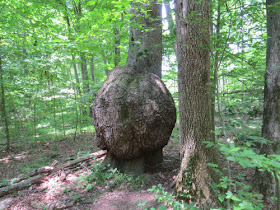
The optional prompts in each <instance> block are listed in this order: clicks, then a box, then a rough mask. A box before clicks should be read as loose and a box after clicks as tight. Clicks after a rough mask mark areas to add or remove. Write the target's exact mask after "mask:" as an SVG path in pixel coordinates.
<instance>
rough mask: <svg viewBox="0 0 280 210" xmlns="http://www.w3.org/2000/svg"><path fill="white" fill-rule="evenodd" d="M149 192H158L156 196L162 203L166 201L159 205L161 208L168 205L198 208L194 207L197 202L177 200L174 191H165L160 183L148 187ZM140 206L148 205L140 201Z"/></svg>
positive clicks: (189, 209) (165, 207)
mask: <svg viewBox="0 0 280 210" xmlns="http://www.w3.org/2000/svg"><path fill="white" fill-rule="evenodd" d="M148 191H149V192H153V193H157V195H156V196H155V198H156V199H157V200H158V202H160V203H164V205H163V206H161V207H159V209H167V207H172V209H173V210H182V209H188V210H195V209H197V208H196V207H194V205H195V203H190V204H187V203H183V202H181V201H178V200H176V196H174V195H173V194H172V193H169V192H167V191H165V189H164V188H163V186H162V185H161V184H159V185H158V186H152V188H151V189H148ZM138 205H139V206H143V205H146V204H145V203H138Z"/></svg>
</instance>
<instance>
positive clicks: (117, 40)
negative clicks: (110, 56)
mask: <svg viewBox="0 0 280 210" xmlns="http://www.w3.org/2000/svg"><path fill="white" fill-rule="evenodd" d="M114 34H115V46H114V47H115V58H114V63H115V67H116V66H117V65H119V62H120V60H121V49H120V47H119V46H120V44H121V38H120V30H119V29H117V28H115V29H114Z"/></svg>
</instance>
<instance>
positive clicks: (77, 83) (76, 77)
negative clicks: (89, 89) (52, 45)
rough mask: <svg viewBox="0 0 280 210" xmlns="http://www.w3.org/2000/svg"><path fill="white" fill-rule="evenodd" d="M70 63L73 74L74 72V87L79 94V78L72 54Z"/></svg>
mask: <svg viewBox="0 0 280 210" xmlns="http://www.w3.org/2000/svg"><path fill="white" fill-rule="evenodd" d="M72 64H73V69H74V74H75V80H76V85H75V88H77V92H78V93H79V94H81V88H80V79H79V75H78V71H77V65H76V62H75V56H74V55H73V54H72Z"/></svg>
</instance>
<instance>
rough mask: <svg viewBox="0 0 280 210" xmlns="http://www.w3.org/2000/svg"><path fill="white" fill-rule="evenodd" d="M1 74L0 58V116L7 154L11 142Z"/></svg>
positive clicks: (0, 59)
mask: <svg viewBox="0 0 280 210" xmlns="http://www.w3.org/2000/svg"><path fill="white" fill-rule="evenodd" d="M3 74H4V71H3V69H2V58H1V56H0V84H1V109H2V115H3V118H2V119H3V122H4V124H5V133H6V138H7V144H6V150H7V152H9V151H10V145H11V140H10V132H9V122H8V116H7V112H6V100H5V87H4V80H3Z"/></svg>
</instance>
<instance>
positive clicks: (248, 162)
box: [205, 137, 280, 209]
mask: <svg viewBox="0 0 280 210" xmlns="http://www.w3.org/2000/svg"><path fill="white" fill-rule="evenodd" d="M254 142H255V143H258V144H267V143H268V142H267V141H265V140H264V139H263V138H261V137H259V138H257V137H254ZM205 143H206V144H207V147H209V146H213V143H212V142H205ZM269 143H271V142H269ZM218 145H219V150H220V152H221V153H222V154H223V155H224V156H225V157H226V159H227V160H228V161H233V162H236V163H238V164H239V165H240V166H242V167H243V168H255V167H257V168H258V169H259V170H260V171H268V172H270V173H271V174H272V175H273V176H274V173H275V174H276V176H277V177H275V176H274V178H276V179H278V180H279V178H280V176H279V175H280V155H276V154H273V155H268V156H266V155H261V154H258V153H256V152H255V151H254V150H253V149H251V148H250V146H251V145H252V142H250V143H249V144H244V145H242V146H236V145H235V144H234V143H232V142H229V143H222V142H220V143H218ZM209 166H212V167H216V166H215V165H213V164H209ZM215 170H218V169H217V168H215ZM219 173H220V174H222V172H220V171H219ZM228 173H229V176H222V177H221V179H220V182H219V184H217V185H213V187H214V189H215V190H216V192H217V193H218V195H219V196H218V198H219V200H220V201H221V202H222V203H225V205H228V206H230V207H231V208H233V209H262V208H263V207H264V206H263V204H262V202H263V201H262V200H260V199H258V198H259V197H260V195H259V194H254V193H252V189H251V186H250V185H247V184H245V183H246V182H244V180H245V178H244V176H245V175H244V174H240V173H239V174H237V175H236V177H231V169H230V167H229V162H228ZM224 192H225V193H224Z"/></svg>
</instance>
